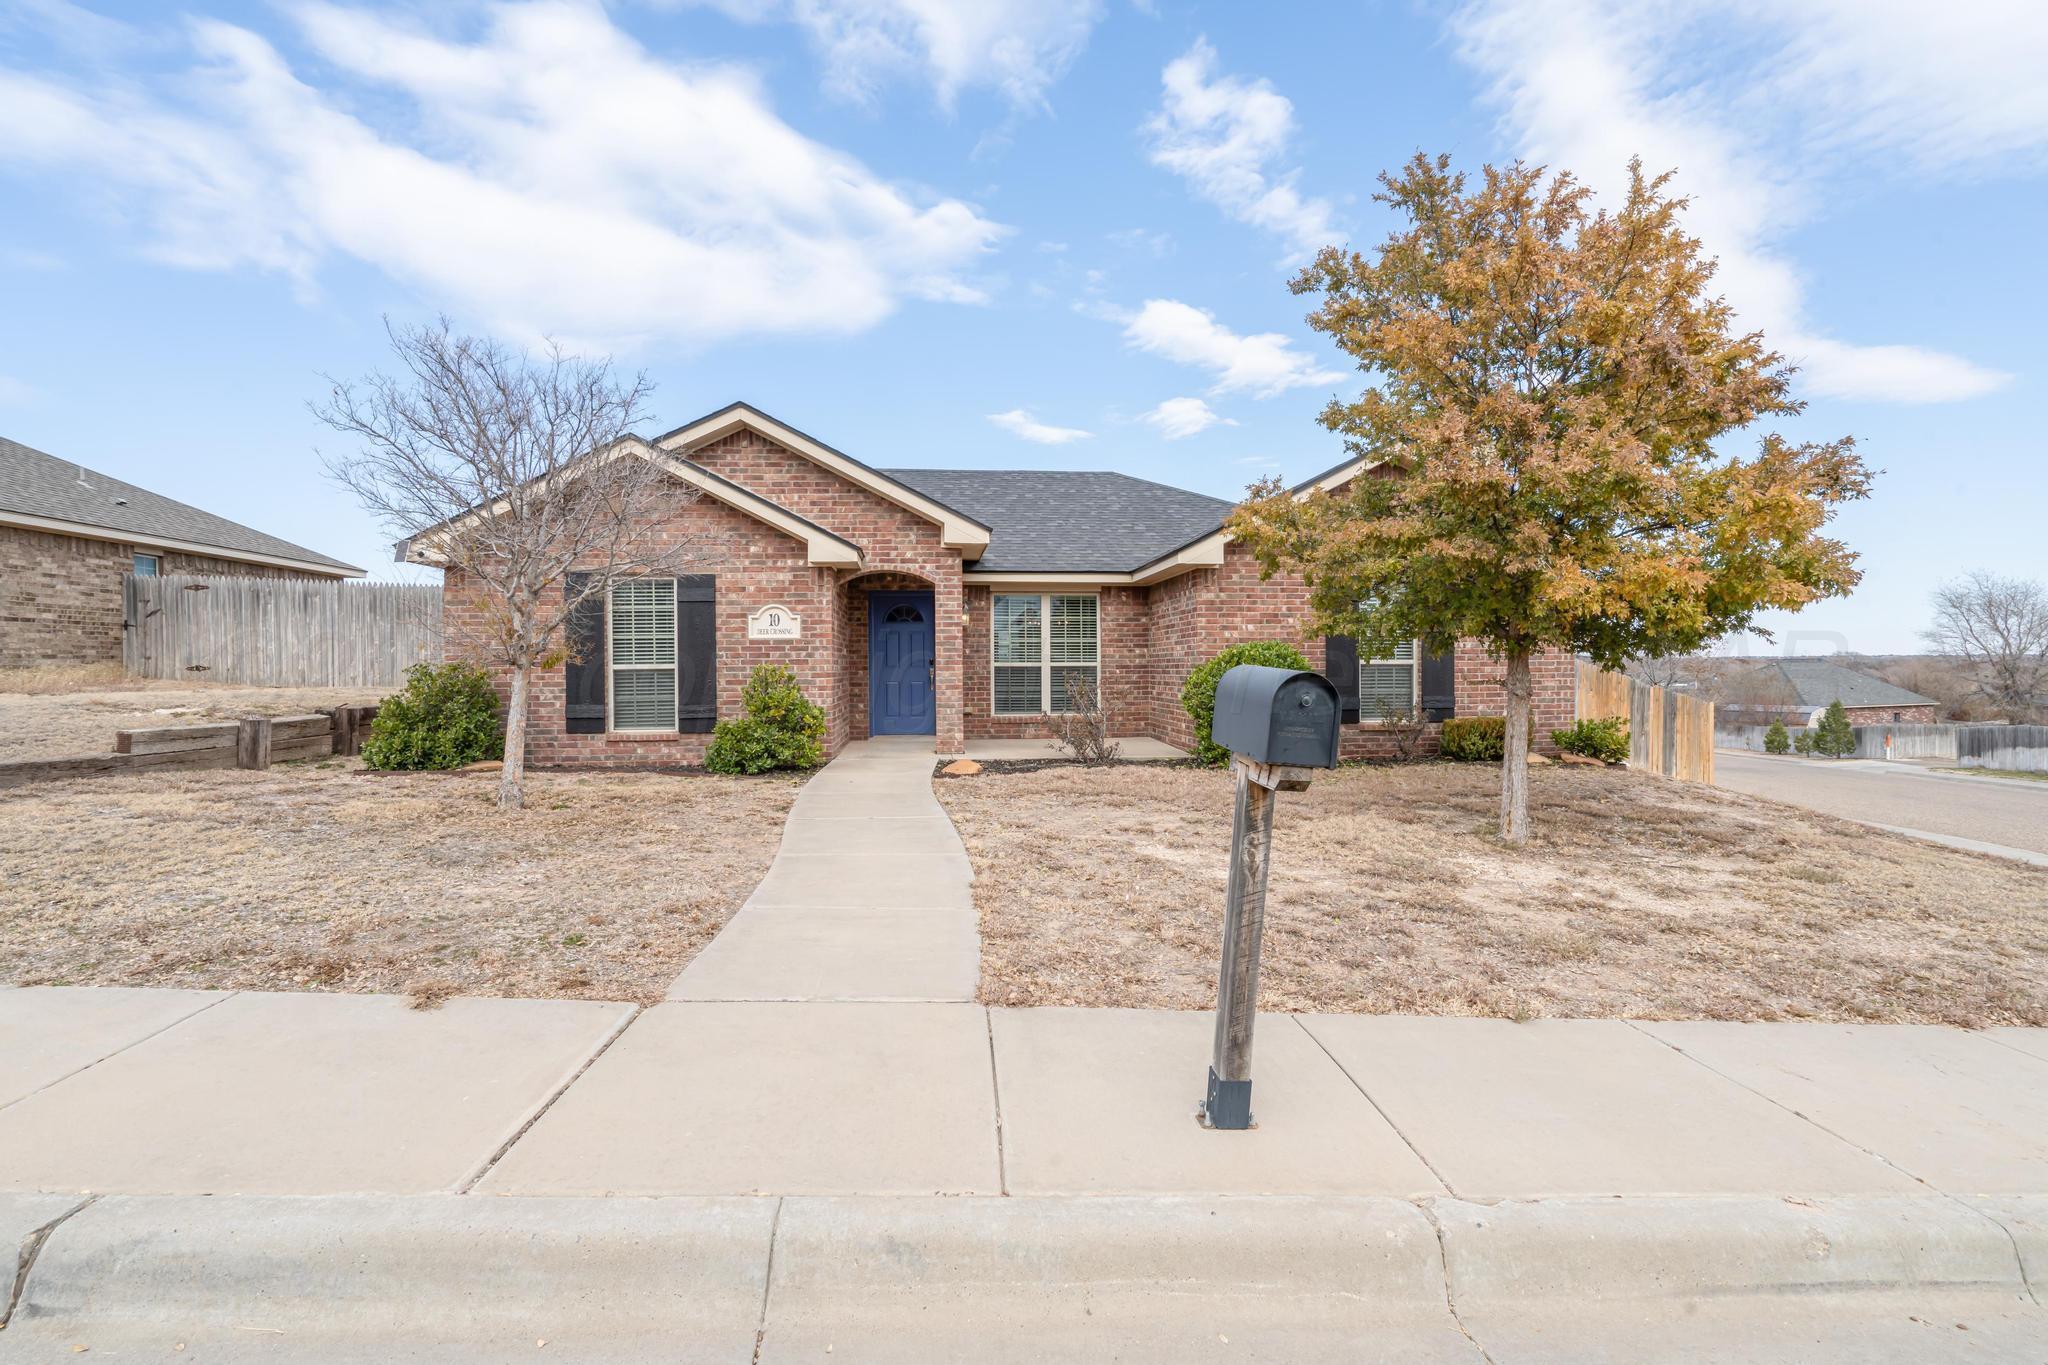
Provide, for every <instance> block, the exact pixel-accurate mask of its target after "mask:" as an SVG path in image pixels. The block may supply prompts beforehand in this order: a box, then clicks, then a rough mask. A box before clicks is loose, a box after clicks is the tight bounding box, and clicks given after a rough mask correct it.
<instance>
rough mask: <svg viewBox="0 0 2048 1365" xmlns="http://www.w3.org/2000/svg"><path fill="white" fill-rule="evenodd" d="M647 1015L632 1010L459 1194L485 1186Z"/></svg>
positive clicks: (641, 1009)
mask: <svg viewBox="0 0 2048 1365" xmlns="http://www.w3.org/2000/svg"><path fill="white" fill-rule="evenodd" d="M645 1013H647V1009H646V1007H645V1006H643V1005H635V1006H633V1007H632V1008H631V1010H629V1011H628V1012H627V1013H626V1014H625V1015H624V1016H623V1017H622V1018H621V1019H620V1020H619V1022H618V1023H617V1024H616V1025H614V1026H613V1028H612V1031H611V1032H610V1033H608V1034H606V1035H605V1038H604V1041H603V1042H601V1043H599V1044H598V1045H597V1047H596V1049H595V1050H594V1051H592V1052H591V1054H590V1055H589V1056H588V1057H585V1058H584V1059H583V1064H582V1065H581V1066H579V1067H577V1068H576V1069H575V1070H574V1071H571V1072H570V1073H569V1075H568V1077H567V1078H566V1079H565V1080H563V1082H562V1083H561V1084H560V1085H558V1086H556V1087H555V1089H554V1090H553V1091H552V1092H551V1093H550V1094H549V1095H548V1097H547V1098H546V1099H544V1100H542V1101H541V1102H540V1106H539V1107H538V1108H536V1109H535V1110H534V1111H533V1113H531V1114H529V1115H528V1116H527V1118H526V1122H524V1123H522V1124H520V1125H519V1126H518V1127H517V1128H515V1129H513V1130H512V1135H511V1136H510V1137H508V1138H506V1139H505V1140H504V1141H503V1142H501V1143H499V1144H498V1147H497V1150H495V1151H493V1152H492V1153H491V1154H490V1156H488V1157H486V1158H485V1159H484V1164H483V1165H481V1166H479V1167H478V1168H477V1169H476V1170H475V1171H473V1172H471V1173H470V1176H469V1178H468V1179H467V1180H464V1181H462V1182H461V1183H460V1184H458V1185H457V1186H456V1187H455V1193H457V1194H468V1193H470V1192H471V1191H473V1190H474V1189H476V1187H477V1185H478V1184H480V1183H481V1182H482V1180H483V1178H484V1177H485V1176H487V1175H489V1174H490V1173H491V1170H492V1168H494V1167H495V1166H496V1165H497V1164H498V1163H499V1162H500V1161H503V1160H504V1159H505V1153H507V1152H509V1151H511V1150H512V1148H513V1146H514V1145H515V1144H517V1143H518V1141H519V1139H521V1138H523V1137H525V1136H526V1135H527V1134H528V1133H530V1132H532V1131H533V1125H534V1124H536V1123H539V1122H540V1121H541V1120H542V1119H544V1118H546V1117H547V1115H548V1111H549V1110H550V1109H553V1108H554V1107H555V1102H556V1101H557V1100H559V1099H561V1098H562V1096H564V1095H566V1094H568V1093H569V1087H570V1086H572V1085H574V1084H576V1082H578V1081H580V1080H582V1079H583V1073H584V1072H586V1071H588V1070H590V1068H592V1067H593V1066H596V1065H597V1059H598V1058H600V1057H602V1056H604V1054H605V1053H607V1052H609V1051H611V1048H612V1044H613V1043H616V1042H618V1041H619V1039H621V1038H623V1037H625V1036H626V1030H627V1029H629V1028H631V1027H632V1026H633V1023H634V1021H635V1020H637V1019H639V1018H640V1016H641V1015H643V1014H645Z"/></svg>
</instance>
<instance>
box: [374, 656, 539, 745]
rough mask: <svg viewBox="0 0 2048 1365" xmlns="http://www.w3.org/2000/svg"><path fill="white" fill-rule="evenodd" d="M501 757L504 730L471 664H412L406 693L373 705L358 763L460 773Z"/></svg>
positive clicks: (484, 679)
mask: <svg viewBox="0 0 2048 1365" xmlns="http://www.w3.org/2000/svg"><path fill="white" fill-rule="evenodd" d="M504 756H505V731H504V728H503V726H502V724H501V723H500V718H499V713H498V694H497V693H496V692H494V691H492V690H491V678H490V675H489V674H488V673H486V672H484V671H483V670H482V669H481V668H478V667H477V666H476V665H474V664H464V663H453V664H439V665H435V664H414V665H413V666H412V667H411V668H408V669H407V670H405V690H404V691H402V692H400V693H398V694H397V695H395V696H390V697H386V698H384V700H383V701H381V702H379V703H378V704H377V718H376V719H375V720H373V721H371V722H370V737H369V738H368V739H366V740H364V741H363V762H364V763H365V764H366V765H368V766H369V767H372V768H390V769H400V770H405V771H418V770H422V769H432V768H460V767H461V766H463V765H464V764H465V763H477V762H481V761H482V760H484V759H487V758H503V757H504Z"/></svg>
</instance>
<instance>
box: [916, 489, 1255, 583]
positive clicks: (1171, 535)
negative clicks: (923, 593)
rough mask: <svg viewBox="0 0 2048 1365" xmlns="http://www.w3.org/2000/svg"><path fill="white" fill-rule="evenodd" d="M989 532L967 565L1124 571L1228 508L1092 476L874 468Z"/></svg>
mask: <svg viewBox="0 0 2048 1365" xmlns="http://www.w3.org/2000/svg"><path fill="white" fill-rule="evenodd" d="M880 472H881V473H883V474H886V475H888V476H889V477H890V478H892V479H894V480H896V481H897V482H898V483H903V484H908V485H909V486H910V487H911V488H913V489H915V490H916V491H917V492H919V493H922V494H924V496H926V497H928V498H931V499H933V500H934V501H936V502H942V503H944V504H946V505H947V506H948V507H951V508H953V509H954V510H956V511H959V512H964V513H965V514H966V515H968V516H970V517H973V518H974V519H975V520H976V521H978V522H981V523H982V524H983V525H984V526H987V527H989V528H990V532H991V534H990V538H989V546H988V552H987V553H986V554H984V555H982V557H981V559H980V561H979V562H978V563H976V564H975V566H974V567H975V568H977V569H982V570H996V571H1002V572H1008V573H1017V572H1027V573H1038V572H1044V573H1059V572H1066V573H1128V572H1130V571H1131V570H1133V569H1136V568H1138V567H1140V566H1141V565H1144V564H1149V563H1151V562H1152V561H1153V560H1155V559H1157V558H1159V556H1161V555H1163V554H1166V553H1168V552H1169V551H1172V550H1177V549H1179V548H1180V547H1181V546H1183V545H1186V544H1187V543H1188V542H1189V541H1191V540H1196V539H1199V538H1200V537H1202V536H1204V535H1207V534H1208V533H1209V532H1211V531H1213V530H1215V529H1216V528H1217V527H1219V526H1221V525H1222V524H1223V519H1224V517H1226V516H1228V515H1229V514H1230V509H1231V507H1232V506H1233V504H1232V503H1230V502H1228V501H1226V500H1225V499H1223V498H1212V497H1209V496H1207V495H1206V494H1202V493H1191V492H1189V491H1188V490H1187V489H1185V488H1174V487H1171V486H1169V485H1167V484H1163V483H1153V482H1152V481H1151V480H1149V479H1134V478H1132V477H1131V476H1130V475H1128V474H1109V473H1103V472H1098V471H1094V470H1041V469H884V470H882V471H880Z"/></svg>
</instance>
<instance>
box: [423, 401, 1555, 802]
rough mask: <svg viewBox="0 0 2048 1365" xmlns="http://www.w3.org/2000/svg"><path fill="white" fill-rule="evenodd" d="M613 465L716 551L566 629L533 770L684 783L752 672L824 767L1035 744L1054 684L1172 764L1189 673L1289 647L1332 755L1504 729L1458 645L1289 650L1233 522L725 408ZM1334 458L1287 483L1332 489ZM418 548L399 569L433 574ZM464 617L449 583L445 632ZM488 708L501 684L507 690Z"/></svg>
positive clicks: (597, 607)
mask: <svg viewBox="0 0 2048 1365" xmlns="http://www.w3.org/2000/svg"><path fill="white" fill-rule="evenodd" d="M630 439H631V445H632V448H633V449H634V450H635V451H636V452H637V453H638V454H640V455H641V456H642V457H644V458H648V459H652V460H656V461H658V462H660V463H661V465H662V467H663V468H664V469H665V470H666V471H667V472H668V473H669V474H670V475H671V476H672V478H673V480H674V486H675V488H676V491H677V497H676V501H675V503H674V505H673V507H672V508H670V509H669V510H668V512H667V513H666V515H667V516H669V517H670V518H672V519H673V525H674V527H675V530H676V532H677V533H678V534H685V533H688V534H698V535H708V536H709V537H710V538H711V539H713V540H714V541H715V542H716V543H717V544H718V545H719V547H720V548H719V552H718V557H717V559H716V560H715V561H714V562H710V563H707V564H706V565H705V572H703V573H701V574H695V575H690V576H687V577H684V578H679V579H657V580H634V581H632V582H629V583H625V584H622V585H620V586H619V587H618V588H616V589H615V590H614V592H613V594H612V598H611V601H610V602H609V603H608V604H607V603H598V602H592V603H590V604H588V607H589V609H588V610H587V611H585V612H584V613H582V614H581V617H580V619H579V620H578V621H576V622H575V623H573V627H572V632H571V633H572V635H573V636H574V637H575V639H574V640H573V642H572V643H573V657H572V658H571V659H570V661H569V662H568V663H567V664H565V665H564V666H563V667H561V668H559V669H555V670H552V671H549V672H546V673H542V674H540V675H538V676H536V678H535V679H534V685H533V691H532V701H531V708H532V709H531V711H530V713H529V735H530V740H529V750H528V754H529V757H530V759H531V760H532V761H533V762H536V763H540V764H559V765H576V766H582V765H604V764H694V763H697V762H700V761H701V760H702V758H703V754H704V748H705V745H706V743H707V742H708V738H709V732H710V730H711V728H712V726H713V724H714V723H715V722H716V720H717V719H718V718H719V717H729V716H734V715H737V714H738V713H739V707H740V690H741V688H742V687H743V686H744V685H745V683H746V680H747V677H748V675H749V674H750V673H751V672H752V671H753V669H754V667H755V666H756V665H758V664H763V663H780V664H784V665H787V666H788V667H789V668H790V669H792V670H793V671H794V672H795V674H796V676H797V678H798V680H799V682H800V683H801V684H802V686H803V688H804V691H805V693H806V694H807V695H808V696H810V697H811V699H812V700H814V701H817V702H819V703H820V704H822V705H823V706H824V708H825V711H826V715H827V718H828V727H829V728H828V733H827V738H826V749H827V752H828V753H836V752H838V750H839V749H840V748H841V747H842V746H844V745H845V744H846V743H847V742H848V741H849V740H853V739H864V738H867V737H869V736H871V735H890V734H929V735H931V736H932V737H933V742H934V748H935V750H936V751H937V752H939V753H942V754H946V753H958V752H961V751H962V750H963V749H964V748H965V747H966V745H967V744H968V742H970V741H972V740H975V739H984V738H995V737H1026V738H1029V737H1044V736H1046V735H1048V734H1049V733H1050V731H1049V727H1048V715H1049V713H1051V712H1054V711H1057V710H1059V709H1061V707H1062V705H1063V700H1064V697H1065V685H1066V682H1067V679H1068V677H1069V675H1070V674H1075V673H1078V674H1079V675H1080V677H1081V678H1082V679H1083V680H1084V681H1086V682H1090V683H1093V684H1094V685H1096V686H1098V687H1099V688H1100V690H1101V691H1100V695H1101V697H1102V700H1103V705H1104V707H1105V710H1106V711H1107V712H1108V715H1109V719H1110V726H1111V729H1112V731H1113V732H1114V733H1115V734H1117V735H1119V736H1150V737H1153V738H1157V739H1160V740H1163V741H1165V742H1167V743H1169V744H1173V745H1176V746H1179V747H1183V748H1185V747H1189V746H1190V745H1192V743H1193V741H1194V732H1193V725H1192V722H1191V721H1190V720H1189V718H1188V716H1187V713H1186V712H1185V711H1183V710H1182V709H1181V705H1180V688H1181V684H1182V682H1183V681H1184V680H1185V679H1186V677H1187V675H1188V673H1189V671H1190V670H1191V669H1193V668H1194V666H1195V665H1196V664H1198V663H1200V662H1201V661H1203V660H1204V659H1207V658H1208V657H1210V656H1211V655H1213V654H1214V653H1215V652H1216V651H1217V650H1219V649H1221V648H1223V647H1224V646H1225V645H1228V644H1232V643H1235V642H1238V641H1243V640H1255V639H1283V640H1289V641H1292V642H1294V643H1296V644H1298V645H1299V646H1300V648H1301V650H1302V652H1303V653H1304V654H1305V655H1306V656H1307V657H1308V659H1309V662H1310V664H1311V665H1312V666H1313V667H1316V668H1318V669H1322V670H1324V671H1326V672H1327V673H1328V674H1329V675H1330V676H1331V678H1332V680H1333V681H1335V682H1337V683H1338V685H1339V689H1340V693H1341V694H1342V695H1343V696H1344V697H1345V703H1346V705H1345V721H1346V724H1345V727H1344V739H1343V752H1344V754H1345V756H1346V757H1351V758H1360V757H1368V756H1372V755H1375V754H1380V753H1384V752H1388V751H1389V750H1390V747H1391V746H1390V744H1389V739H1388V736H1387V734H1386V732H1385V728H1384V725H1383V723H1381V722H1380V721H1379V720H1378V719H1377V717H1379V716H1380V715H1383V714H1384V708H1385V707H1386V706H1389V705H1395V704H1398V705H1402V706H1413V707H1415V708H1417V709H1419V710H1420V711H1422V712H1423V713H1424V714H1425V715H1426V716H1427V718H1428V721H1429V724H1428V726H1427V730H1426V732H1425V735H1424V739H1423V748H1424V749H1425V750H1427V749H1428V748H1430V747H1432V746H1433V745H1434V744H1435V742H1436V737H1437V735H1438V734H1439V733H1440V731H1441V722H1442V721H1443V720H1444V719H1447V718H1449V717H1451V716H1454V715H1483V714H1493V715H1498V714H1500V713H1501V711H1502V709H1503V707H1504V703H1505V689H1504V687H1503V684H1502V679H1501V669H1500V668H1499V666H1498V665H1496V664H1494V663H1493V662H1492V661H1491V660H1489V659H1488V658H1487V656H1486V654H1485V651H1484V650H1483V649H1482V648H1480V647H1479V646H1477V645H1475V644H1470V643H1467V644H1465V645H1461V646H1460V647H1459V648H1458V649H1457V650H1455V651H1453V652H1452V653H1450V654H1446V655H1442V656H1432V655H1429V654H1427V653H1425V652H1422V651H1419V650H1417V649H1416V648H1415V647H1414V646H1412V645H1409V644H1401V645H1399V646H1394V647H1390V648H1387V649H1384V650H1383V651H1381V654H1382V656H1383V657H1372V656H1370V655H1368V656H1367V657H1365V658H1362V659H1361V658H1359V657H1358V653H1359V652H1358V650H1357V649H1356V647H1355V646H1354V644H1353V642H1352V641H1350V640H1349V639H1332V640H1328V641H1325V640H1322V639H1304V638H1303V637H1302V634H1301V625H1302V620H1303V617H1304V614H1305V612H1306V609H1307V594H1306V591H1305V589H1304V587H1303V585H1302V584H1301V582H1300V581H1299V580H1298V579H1292V578H1288V577H1284V576H1282V577H1275V578H1272V579H1267V580H1261V578H1260V577H1259V570H1258V565H1257V563H1256V562H1255V561H1254V560H1253V559H1252V558H1251V556H1250V555H1249V554H1248V553H1247V552H1246V551H1244V550H1243V549H1242V548H1241V547H1238V546H1235V545H1233V544H1232V543H1231V538H1230V535H1229V533H1228V532H1227V531H1225V530H1224V529H1223V521H1224V518H1225V517H1226V516H1227V515H1228V514H1229V512H1230V510H1231V507H1232V504H1231V503H1229V502H1227V501H1224V500H1223V499H1220V498H1211V497H1206V496H1204V495H1202V494H1199V493H1193V492H1189V491H1187V490H1185V489H1179V488H1171V487H1168V486H1166V485H1164V484H1158V483H1151V482H1147V481H1145V480H1142V479H1135V478H1130V477H1128V476H1125V475H1122V474H1112V473H1103V472H1094V471H1084V472H1046V471H1030V470H939V469H878V468H873V467H870V466H868V465H865V464H862V463H861V462H859V461H857V460H855V459H854V458H852V457H851V456H849V455H846V454H845V453H843V452H841V451H838V450H835V449H833V448H832V447H830V446H828V445H825V444H824V443H823V442H821V441H818V440H817V439H815V438H813V437H811V436H808V435H806V434H804V433H803V432H800V431H797V430H796V429H794V428H792V427H789V426H787V425H785V424H783V423H782V422H779V421H777V420H776V419H775V418H773V417H770V416H768V415H767V414H766V413H763V412H761V411H759V410H758V409H755V408H753V407H750V406H748V405H746V404H744V403H736V404H733V405H732V406H730V407H727V408H723V409H721V410H719V411H718V412H715V413H712V414H710V415H709V416H707V417H703V418H700V419H698V420H697V421H695V422H691V423H689V424H688V425H686V426H682V427H678V428H677V429H676V430H674V431H671V432H669V433H668V434H666V435H664V436H661V437H658V438H656V439H655V440H653V441H641V440H639V439H638V438H630ZM1363 469H1364V462H1363V461H1358V460H1353V461H1349V462H1347V463H1345V464H1343V465H1340V466H1338V467H1337V468H1335V469H1332V470H1329V471H1327V472H1326V473H1324V474H1321V475H1319V476H1317V477H1316V478H1315V479H1312V480H1310V481H1309V482H1308V483H1306V484H1303V485H1302V486H1301V490H1302V491H1306V490H1308V489H1310V488H1323V489H1330V488H1336V487H1340V486H1342V485H1343V484H1344V483H1345V482H1346V481H1348V480H1349V479H1351V478H1353V477H1356V476H1358V475H1359V474H1360V473H1362V472H1363ZM429 543H430V541H429V540H428V539H427V538H424V537H415V538H414V539H413V540H412V541H409V542H407V543H406V544H405V545H402V546H401V547H400V553H401V556H402V557H405V558H408V559H410V560H412V561H414V562H418V563H423V564H432V563H434V559H433V556H432V553H431V550H430V549H427V548H424V547H425V546H426V545H428V544H429ZM476 611H477V605H476V600H475V597H474V593H473V592H472V590H471V589H470V587H469V585H467V584H466V583H465V582H464V581H463V579H462V577H461V575H460V574H459V573H457V572H456V571H454V570H448V571H446V573H445V575H444V583H443V612H444V616H445V617H446V619H447V620H448V621H449V622H450V623H451V626H453V627H454V629H453V630H451V636H459V635H461V634H462V631H461V629H460V623H461V621H462V620H463V618H464V617H465V615H473V614H474V613H475V612H476ZM1533 672H1534V680H1535V697H1534V708H1535V721H1536V733H1537V735H1538V737H1539V739H1540V740H1541V741H1542V742H1543V743H1545V744H1546V745H1547V743H1548V740H1547V736H1548V732H1549V731H1550V729H1551V728H1553V727H1556V726H1562V725H1568V724H1570V723H1571V720H1572V713H1573V704H1574V693H1573V688H1574V686H1575V679H1576V672H1575V667H1574V663H1573V660H1572V658H1571V657H1570V656H1569V655H1567V654H1561V653H1560V654H1553V655H1546V656H1543V657H1540V658H1538V659H1537V660H1536V661H1535V663H1534V669H1533ZM501 690H502V684H501Z"/></svg>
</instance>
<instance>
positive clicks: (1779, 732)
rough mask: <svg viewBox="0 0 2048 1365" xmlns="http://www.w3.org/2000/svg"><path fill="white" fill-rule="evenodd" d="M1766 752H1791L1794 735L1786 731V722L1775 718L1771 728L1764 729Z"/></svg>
mask: <svg viewBox="0 0 2048 1365" xmlns="http://www.w3.org/2000/svg"><path fill="white" fill-rule="evenodd" d="M1764 752H1765V753H1767V754H1789V753H1791V752H1792V736H1791V735H1789V734H1787V733H1785V722H1784V721H1782V720H1774V721H1772V722H1771V728H1770V729H1768V730H1766V731H1764Z"/></svg>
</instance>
